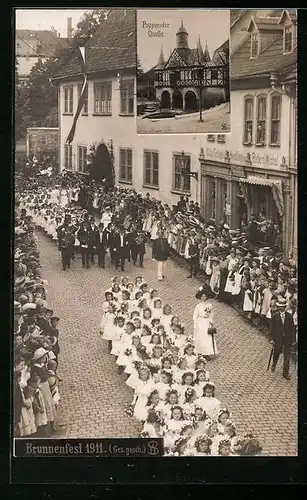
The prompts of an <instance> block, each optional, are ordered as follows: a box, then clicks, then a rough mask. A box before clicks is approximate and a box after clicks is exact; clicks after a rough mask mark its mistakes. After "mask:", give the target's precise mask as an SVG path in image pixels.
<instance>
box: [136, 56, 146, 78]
mask: <svg viewBox="0 0 307 500" xmlns="http://www.w3.org/2000/svg"><path fill="white" fill-rule="evenodd" d="M136 74H137V76H138V77H140V76H143V75H144V70H143V68H142V65H141V61H140V59H139V56H138V57H137V62H136Z"/></svg>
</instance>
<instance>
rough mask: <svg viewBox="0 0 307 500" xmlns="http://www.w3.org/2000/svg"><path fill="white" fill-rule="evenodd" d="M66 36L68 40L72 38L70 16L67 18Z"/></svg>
mask: <svg viewBox="0 0 307 500" xmlns="http://www.w3.org/2000/svg"><path fill="white" fill-rule="evenodd" d="M67 38H68V40H71V39H72V18H71V17H68V18H67Z"/></svg>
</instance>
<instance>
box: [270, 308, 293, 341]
mask: <svg viewBox="0 0 307 500" xmlns="http://www.w3.org/2000/svg"><path fill="white" fill-rule="evenodd" d="M271 334H272V338H273V341H274V342H275V346H276V347H277V348H281V347H282V346H284V347H288V348H290V347H291V345H292V343H293V342H294V341H295V326H294V323H293V318H292V315H291V314H290V313H288V312H286V313H285V322H284V324H283V323H282V320H281V317H280V313H279V312H277V313H275V314H273V316H272V318H271Z"/></svg>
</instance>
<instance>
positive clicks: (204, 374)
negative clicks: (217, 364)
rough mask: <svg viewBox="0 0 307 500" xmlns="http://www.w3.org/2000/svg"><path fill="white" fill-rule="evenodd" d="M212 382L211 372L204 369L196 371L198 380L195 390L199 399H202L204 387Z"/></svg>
mask: <svg viewBox="0 0 307 500" xmlns="http://www.w3.org/2000/svg"><path fill="white" fill-rule="evenodd" d="M209 381H210V377H209V372H208V371H206V370H203V369H200V370H197V371H196V379H195V382H194V389H195V392H196V395H197V397H198V398H201V397H202V395H203V393H204V387H205V385H206V383H207V382H209Z"/></svg>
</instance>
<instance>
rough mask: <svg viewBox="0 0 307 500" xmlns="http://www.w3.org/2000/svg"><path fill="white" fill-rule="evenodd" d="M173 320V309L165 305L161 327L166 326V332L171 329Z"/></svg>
mask: <svg viewBox="0 0 307 500" xmlns="http://www.w3.org/2000/svg"><path fill="white" fill-rule="evenodd" d="M172 318H173V315H172V308H171V306H170V305H168V304H165V306H164V307H163V314H162V316H161V319H160V322H161V325H163V326H164V328H165V330H168V329H169V328H170V326H171V321H172Z"/></svg>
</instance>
